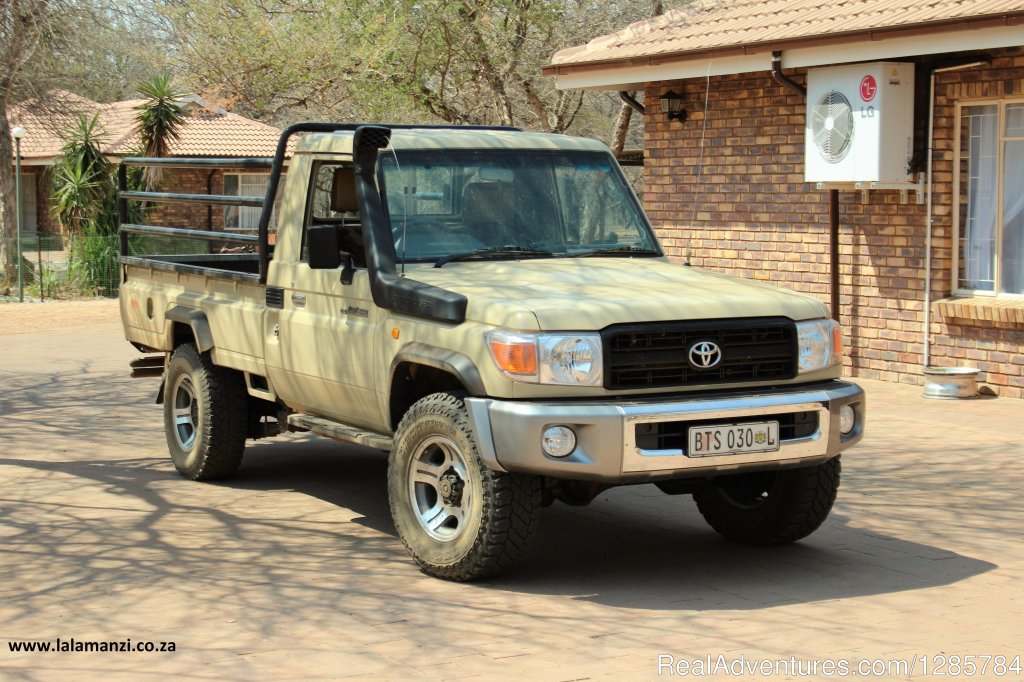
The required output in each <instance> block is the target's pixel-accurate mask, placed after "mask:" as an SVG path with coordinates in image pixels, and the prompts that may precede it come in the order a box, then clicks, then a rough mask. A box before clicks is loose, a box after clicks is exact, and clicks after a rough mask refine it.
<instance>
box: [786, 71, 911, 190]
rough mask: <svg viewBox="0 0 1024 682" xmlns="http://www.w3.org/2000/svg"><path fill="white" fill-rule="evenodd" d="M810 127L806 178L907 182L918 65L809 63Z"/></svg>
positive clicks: (807, 135)
mask: <svg viewBox="0 0 1024 682" xmlns="http://www.w3.org/2000/svg"><path fill="white" fill-rule="evenodd" d="M806 128H807V129H806V135H805V144H804V179H805V180H806V181H807V182H824V183H829V182H836V183H840V182H842V183H846V182H876V183H896V184H898V183H906V182H907V181H908V180H909V179H910V178H909V171H908V166H909V164H910V157H911V156H912V154H913V147H914V65H913V64H911V63H906V62H873V63H870V64H851V65H848V66H835V67H828V68H823V69H811V70H810V71H809V72H808V74H807V127H806Z"/></svg>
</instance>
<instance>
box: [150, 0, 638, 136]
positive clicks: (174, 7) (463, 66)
mask: <svg viewBox="0 0 1024 682" xmlns="http://www.w3.org/2000/svg"><path fill="white" fill-rule="evenodd" d="M162 11H163V13H164V16H165V17H166V18H167V20H168V25H169V29H168V33H169V36H170V40H171V42H173V43H174V44H175V46H176V50H175V55H176V56H177V58H178V63H177V66H178V68H179V71H180V72H181V73H183V74H190V76H189V78H191V80H192V83H193V85H194V86H195V87H196V89H197V90H198V91H199V92H201V93H202V94H203V95H204V96H205V97H207V99H209V100H211V101H215V102H218V103H221V104H222V105H223V106H226V107H228V108H233V109H234V110H235V111H238V112H239V113H245V114H247V115H249V116H253V117H256V118H260V119H263V120H269V121H272V122H274V123H287V122H292V121H294V120H296V119H305V118H336V119H343V120H380V119H384V120H392V121H396V122H412V121H430V122H447V123H475V124H506V125H516V126H522V127H525V128H529V129H533V130H546V131H555V132H563V131H566V130H573V131H574V132H580V133H586V134H600V136H601V137H604V138H607V137H608V135H607V133H608V132H609V128H610V126H611V123H612V121H611V118H612V117H613V116H614V111H615V110H617V107H618V100H617V99H615V98H613V97H609V96H608V94H607V93H584V92H567V91H559V90H556V89H555V87H554V83H553V81H552V80H551V79H548V78H544V77H542V75H541V66H542V65H543V64H545V63H547V61H548V60H549V59H550V57H551V55H552V54H553V53H554V52H555V51H556V50H557V49H559V48H561V47H565V46H568V45H575V44H579V43H581V42H585V41H587V40H589V39H590V38H593V37H595V36H597V35H601V34H603V33H607V32H610V31H613V30H616V29H618V28H621V27H622V26H624V25H626V24H628V23H629V22H631V21H634V20H637V19H641V18H645V17H646V16H647V15H648V13H649V11H650V10H649V7H642V6H638V4H637V3H634V2H623V1H622V0H588V1H586V2H583V1H581V0H551V1H547V2H541V1H539V0H455V1H452V0H391V1H390V2H381V1H380V0H368V1H366V2H354V1H353V0H262V1H261V2H259V3H255V2H251V1H249V0H181V1H180V2H176V3H168V4H166V5H164V6H163V9H162Z"/></svg>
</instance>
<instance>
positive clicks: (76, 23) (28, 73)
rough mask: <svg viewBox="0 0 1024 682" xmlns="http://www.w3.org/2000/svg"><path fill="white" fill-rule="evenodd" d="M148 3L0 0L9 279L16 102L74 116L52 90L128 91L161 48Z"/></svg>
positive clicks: (2, 221) (0, 134) (2, 201)
mask: <svg viewBox="0 0 1024 682" xmlns="http://www.w3.org/2000/svg"><path fill="white" fill-rule="evenodd" d="M150 2H151V0H136V1H135V2H133V3H131V4H130V5H128V4H125V3H121V2H119V1H118V0H0V269H2V270H3V272H4V273H5V274H6V276H7V277H8V278H10V277H11V273H13V272H15V270H16V260H17V258H16V255H15V254H14V253H13V252H12V251H11V249H10V248H9V245H10V244H11V242H12V239H13V236H14V233H15V229H16V227H15V226H16V221H15V219H14V215H15V187H14V167H13V164H14V160H13V157H14V147H13V144H12V141H11V135H10V132H11V128H12V127H13V124H12V121H11V113H12V109H13V108H14V107H17V106H19V105H24V104H26V103H30V105H31V107H32V109H33V110H35V111H36V112H46V113H49V114H54V116H53V118H54V119H56V120H74V119H75V117H76V116H77V113H78V112H76V111H75V107H74V103H71V104H69V103H68V101H67V100H64V99H60V98H54V97H52V96H51V95H50V93H51V92H52V91H53V90H55V89H66V90H74V91H76V92H78V93H80V94H83V95H86V96H88V97H90V98H93V99H98V100H100V101H110V100H113V99H121V98H123V97H125V96H127V94H128V93H129V92H130V91H131V89H132V86H133V85H134V83H135V82H136V81H137V80H138V77H137V75H136V74H141V73H143V72H149V73H151V72H152V71H153V70H154V69H153V67H152V66H151V64H152V62H153V61H154V60H156V59H158V54H159V53H161V52H163V51H164V50H162V49H161V47H160V40H159V29H160V27H159V26H158V25H156V24H154V23H153V22H151V21H149V20H148V19H147V17H148V16H150V15H151V14H152V12H151V9H150V8H147V5H148V4H149V3H150ZM143 69H144V70H145V71H142V70H143ZM50 132H59V131H58V130H54V131H50ZM32 133H33V131H31V130H30V131H29V135H31V134H32Z"/></svg>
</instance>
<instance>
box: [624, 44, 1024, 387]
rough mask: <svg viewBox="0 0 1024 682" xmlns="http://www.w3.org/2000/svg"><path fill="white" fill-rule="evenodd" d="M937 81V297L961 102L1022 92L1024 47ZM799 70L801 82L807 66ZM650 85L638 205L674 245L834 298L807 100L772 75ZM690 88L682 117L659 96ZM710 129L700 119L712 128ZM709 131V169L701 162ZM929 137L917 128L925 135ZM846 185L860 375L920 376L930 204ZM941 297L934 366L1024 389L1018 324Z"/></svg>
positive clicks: (851, 345) (843, 218)
mask: <svg viewBox="0 0 1024 682" xmlns="http://www.w3.org/2000/svg"><path fill="white" fill-rule="evenodd" d="M997 54H998V56H997V58H996V59H995V60H994V61H993V63H992V64H991V65H990V66H985V67H974V68H971V69H967V70H964V71H954V72H948V73H944V74H939V75H938V76H937V80H936V94H937V97H936V103H937V104H936V112H935V114H936V116H935V145H934V158H935V163H934V187H933V193H934V208H933V232H932V235H933V252H932V258H933V262H932V267H933V281H932V298H933V301H934V300H938V299H942V298H944V297H948V296H949V295H950V293H951V290H952V277H951V267H952V251H951V249H952V236H951V235H952V229H953V225H952V205H953V201H952V179H953V140H954V134H955V121H954V119H955V104H956V102H958V101H967V100H968V99H978V98H985V97H1010V96H1020V95H1022V94H1024V87H1022V82H1024V56H1022V55H1021V53H1020V51H1019V50H1007V51H1002V52H999V53H997ZM791 75H793V77H794V79H795V80H796V81H798V82H800V83H804V82H805V80H806V70H797V71H795V72H794V73H793V74H791ZM927 79H928V76H927V71H925V70H923V69H921V68H918V71H917V89H918V92H919V93H921V92H922V88H923V92H924V93H925V96H924V97H923V98H922V97H920V96H919V97H918V98H917V99H918V101H917V104H916V110H915V111H916V116H915V118H916V125H915V127H916V128H917V129H919V130H918V132H919V137H920V136H922V135H923V134H924V132H925V130H926V128H927V111H928V109H927V96H926V95H927ZM705 85H706V83H705V80H704V79H691V80H688V81H683V82H682V83H680V82H679V81H672V82H655V83H648V84H647V85H646V88H645V94H646V106H647V108H648V111H649V112H651V113H648V114H647V115H646V116H645V119H644V125H645V151H646V160H645V169H644V175H645V179H644V181H645V188H644V203H645V206H646V209H647V211H648V213H649V215H650V217H651V219H652V221H653V223H654V225H655V229H656V231H657V233H658V236H659V238H660V239H661V240H662V243H663V245H664V246H665V247H666V250H667V251H668V253H669V255H670V256H672V257H673V258H675V259H677V260H682V259H683V258H685V256H686V254H687V253H689V254H690V256H691V262H692V264H693V265H695V266H699V267H706V268H710V269H714V270H719V271H723V272H728V273H730V274H736V275H741V276H745V277H750V278H753V279H756V280H760V281H763V282H769V283H773V284H778V285H781V286H785V287H788V288H792V289H795V290H797V291H802V292H805V293H809V294H812V295H814V296H817V297H818V298H819V299H820V300H822V301H823V302H825V303H826V304H828V303H829V281H830V280H829V218H828V192H827V191H824V190H817V189H815V187H814V186H813V185H809V184H807V183H805V182H804V181H803V171H804V166H803V159H804V152H803V146H804V122H805V112H806V109H805V103H804V99H803V97H801V96H800V95H798V94H797V93H795V92H793V91H791V90H787V89H785V88H783V87H782V86H780V85H777V84H776V83H775V82H774V81H772V79H771V77H770V75H769V74H767V73H763V74H762V73H758V74H739V75H734V76H723V77H713V78H711V81H710V94H709V96H708V97H709V101H708V106H707V115H706V120H705V112H704V98H705ZM668 90H675V91H676V92H680V91H682V92H683V96H684V101H685V102H686V108H687V109H688V111H689V112H690V116H689V120H687V121H686V122H685V123H682V124H680V123H677V122H671V123H670V122H668V121H667V120H666V119H665V117H664V115H663V114H661V113H659V108H660V107H659V101H658V98H659V97H660V96H661V95H662V94H664V93H665V92H666V91H668ZM705 126H706V128H705ZM702 134H704V136H705V139H704V152H703V154H704V161H703V173H700V172H699V171H700V156H701V136H702ZM921 139H922V140H923V137H922V138H921ZM900 201H901V197H900V193H899V192H897V191H892V190H888V191H882V190H873V191H871V192H870V194H869V197H868V203H863V202H862V196H861V193H859V192H841V193H840V240H839V242H840V282H841V297H840V321H841V323H842V325H843V330H844V333H845V335H846V364H847V371H848V373H849V374H851V375H853V376H863V377H867V378H877V379H884V380H889V381H901V382H908V383H920V382H921V380H922V373H921V370H922V361H923V333H924V287H925V265H924V264H925V248H924V244H925V232H926V230H925V225H926V208H925V206H924V205H921V204H918V203H917V202H916V195H915V193H914V192H910V194H909V198H908V202H907V203H901V202H900ZM939 308H940V306H938V305H933V308H932V324H931V333H932V338H933V345H932V348H931V355H932V358H931V364H932V365H937V366H953V365H961V364H970V365H972V366H976V367H978V368H979V369H981V370H982V374H981V375H980V377H979V379H980V380H981V381H982V382H984V383H985V384H988V385H989V386H990V387H991V388H992V389H994V390H995V391H996V392H997V393H999V394H1000V395H1008V396H1013V397H1024V361H1022V355H1024V354H1022V350H1024V325H1022V324H1018V323H1011V322H995V321H985V320H979V319H974V318H971V319H964V318H963V317H952V316H950V315H949V314H940V313H939V312H938V311H939Z"/></svg>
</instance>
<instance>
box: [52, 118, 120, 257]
mask: <svg viewBox="0 0 1024 682" xmlns="http://www.w3.org/2000/svg"><path fill="white" fill-rule="evenodd" d="M63 137H64V146H63V147H61V153H60V157H59V158H58V159H57V161H56V162H55V163H54V167H53V182H52V195H53V204H54V209H55V211H56V213H57V218H58V220H59V221H60V224H61V227H62V228H63V229H62V232H63V233H64V235H65V238H69V237H71V236H73V235H75V234H81V232H82V230H83V229H84V227H85V226H86V225H88V224H90V223H92V222H93V221H95V220H96V218H97V217H98V216H99V215H100V213H101V212H102V211H103V207H104V203H105V202H106V201H107V198H108V196H109V195H110V193H111V192H112V191H113V184H112V180H111V165H110V162H109V161H108V160H107V157H106V156H104V154H103V148H102V145H103V144H104V142H106V135H105V134H104V133H103V132H102V131H101V130H100V127H99V114H95V115H93V117H92V118H91V119H89V118H86V116H84V115H79V116H78V118H77V119H76V120H75V125H74V126H73V127H71V128H70V129H68V130H66V131H65V132H64V134H63Z"/></svg>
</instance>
